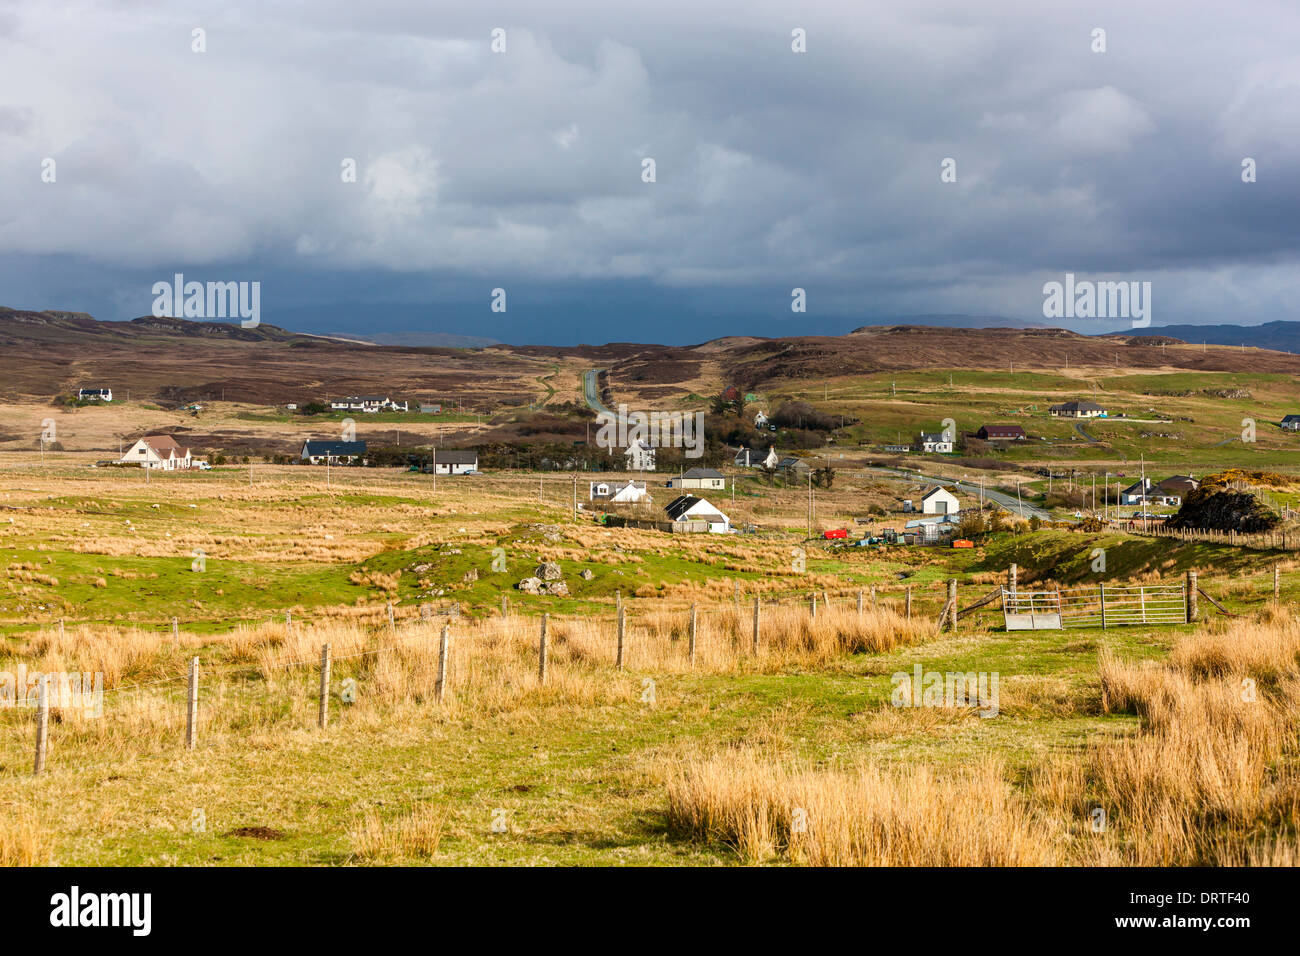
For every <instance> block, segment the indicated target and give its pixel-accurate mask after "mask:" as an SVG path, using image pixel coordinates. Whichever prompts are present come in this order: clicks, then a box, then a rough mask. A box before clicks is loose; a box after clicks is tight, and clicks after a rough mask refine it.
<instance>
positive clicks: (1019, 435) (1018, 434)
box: [975, 425, 1029, 441]
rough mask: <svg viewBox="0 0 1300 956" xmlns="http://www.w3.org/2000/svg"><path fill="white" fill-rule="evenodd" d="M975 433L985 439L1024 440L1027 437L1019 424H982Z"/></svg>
mask: <svg viewBox="0 0 1300 956" xmlns="http://www.w3.org/2000/svg"><path fill="white" fill-rule="evenodd" d="M975 434H976V435H978V436H979V437H980V438H982V439H984V440H985V441H1024V440H1025V439H1026V438H1027V437H1029V436H1027V435H1026V434H1025V430H1024V429H1023V428H1021V427H1020V426H1019V425H983V426H981V428H980V430H979V431H978V432H976V433H975Z"/></svg>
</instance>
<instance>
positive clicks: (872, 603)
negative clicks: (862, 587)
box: [871, 584, 876, 610]
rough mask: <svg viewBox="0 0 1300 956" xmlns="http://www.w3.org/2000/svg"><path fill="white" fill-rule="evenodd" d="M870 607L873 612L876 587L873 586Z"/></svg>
mask: <svg viewBox="0 0 1300 956" xmlns="http://www.w3.org/2000/svg"><path fill="white" fill-rule="evenodd" d="M871 607H872V609H873V610H874V609H875V607H876V586H875V585H874V584H873V585H871Z"/></svg>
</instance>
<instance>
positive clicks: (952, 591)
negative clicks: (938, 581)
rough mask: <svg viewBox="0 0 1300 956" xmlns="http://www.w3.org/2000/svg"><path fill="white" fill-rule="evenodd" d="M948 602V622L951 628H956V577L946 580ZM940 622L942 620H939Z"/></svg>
mask: <svg viewBox="0 0 1300 956" xmlns="http://www.w3.org/2000/svg"><path fill="white" fill-rule="evenodd" d="M948 602H949V604H950V605H951V606H952V610H951V611H949V612H948V613H949V617H948V623H949V624H950V625H951V626H952V629H953V630H954V631H955V630H957V579H956V578H952V579H950V580H949V581H948ZM940 623H942V622H940Z"/></svg>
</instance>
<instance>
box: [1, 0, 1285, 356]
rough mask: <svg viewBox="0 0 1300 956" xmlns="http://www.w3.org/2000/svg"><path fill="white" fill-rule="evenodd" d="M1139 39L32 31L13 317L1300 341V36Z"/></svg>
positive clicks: (696, 23)
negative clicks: (1072, 297) (1203, 326)
mask: <svg viewBox="0 0 1300 956" xmlns="http://www.w3.org/2000/svg"><path fill="white" fill-rule="evenodd" d="M621 6H626V7H627V9H621ZM1132 6H1133V5H1132V4H1130V3H1120V2H1102V3H1089V4H1086V5H1085V4H1077V5H1075V4H1067V5H1055V4H1042V3H1020V2H994V3H984V4H979V5H971V4H968V3H931V4H918V5H907V6H906V7H902V6H901V5H889V4H862V3H820V4H811V5H808V4H788V3H782V4H777V3H763V2H758V3H752V2H751V3H743V4H741V3H714V4H700V3H698V2H695V3H683V2H667V3H663V2H657V3H654V4H648V5H615V4H609V3H574V2H555V3H547V4H536V3H527V4H524V3H512V4H482V5H474V6H466V5H452V4H445V5H444V4H429V3H372V4H355V3H351V2H348V3H342V2H312V3H310V4H308V3H293V2H278V3H276V2H270V3H261V4H258V5H256V6H255V7H230V6H229V5H227V4H215V3H213V4H209V3H194V4H188V5H178V4H171V3H167V4H163V3H147V2H138V3H121V4H116V5H103V4H86V5H84V6H77V5H60V6H58V7H55V6H53V5H48V4H42V3H18V4H15V5H13V6H11V7H10V8H9V9H8V10H7V11H6V13H5V15H4V17H3V18H0V55H3V58H4V61H5V62H6V64H7V66H6V70H7V72H8V74H9V76H10V78H11V79H13V78H19V79H21V82H10V83H7V84H5V86H4V87H3V89H0V198H2V199H3V205H2V206H0V276H3V278H4V280H5V288H6V290H7V291H6V294H5V295H4V296H3V301H5V302H6V303H7V304H10V305H25V306H32V307H62V308H84V309H87V310H89V311H94V312H96V313H97V314H100V315H101V316H103V317H114V318H123V317H129V316H133V315H138V314H142V313H145V312H147V311H148V309H149V305H150V303H151V301H152V296H151V295H150V294H149V285H150V284H151V283H152V281H154V280H155V279H158V278H169V277H170V275H171V273H172V272H173V271H185V272H186V273H187V274H192V275H194V276H195V277H197V278H201V279H222V280H225V279H259V280H260V281H262V283H263V289H264V301H265V303H266V304H265V306H264V317H265V319H266V320H267V321H270V322H275V321H277V318H276V315H277V313H276V309H277V308H279V309H281V310H282V311H283V314H284V315H285V316H286V317H288V316H293V317H294V321H295V322H297V323H298V324H299V327H307V326H310V325H312V324H315V325H316V326H317V327H320V328H325V327H332V328H334V329H336V330H337V329H341V328H345V327H350V328H351V329H354V330H361V329H364V328H366V327H367V325H369V324H372V323H373V322H374V321H376V319H375V318H374V316H376V315H383V316H385V318H384V319H382V321H388V322H393V323H397V324H400V325H404V326H409V327H416V328H431V329H437V330H442V331H453V332H466V333H471V334H486V335H495V336H496V337H499V338H511V339H519V338H527V339H529V340H533V341H543V340H548V339H551V340H556V341H575V340H578V339H587V340H590V339H602V340H603V339H610V338H615V339H619V338H621V339H627V338H662V339H668V340H674V341H682V340H698V339H700V338H705V337H708V336H709V335H717V334H725V333H745V332H754V333H759V334H782V333H789V332H802V331H810V330H825V331H838V330H841V329H843V328H846V327H851V326H852V325H855V324H859V323H862V322H866V321H870V320H871V319H872V318H873V317H877V316H887V315H895V314H909V313H942V312H963V313H980V314H1002V315H1008V316H1012V317H1018V318H1027V319H1033V318H1036V317H1037V318H1039V319H1041V317H1042V315H1041V306H1042V301H1043V297H1042V286H1043V283H1044V282H1046V281H1049V280H1054V279H1060V278H1061V277H1062V274H1063V273H1065V272H1074V273H1078V274H1080V275H1086V276H1088V277H1089V278H1093V279H1107V278H1126V279H1134V280H1140V281H1151V282H1152V283H1153V288H1154V296H1153V298H1154V308H1153V320H1154V324H1156V325H1160V324H1165V323H1173V322H1221V321H1237V322H1244V323H1255V322H1263V321H1267V320H1271V319H1278V318H1297V317H1300V316H1298V315H1297V309H1296V307H1295V305H1294V303H1295V301H1296V298H1297V296H1296V293H1297V291H1300V290H1298V289H1297V285H1298V284H1300V283H1298V282H1297V279H1296V275H1297V273H1296V268H1295V266H1296V260H1297V252H1298V250H1297V245H1298V244H1300V230H1297V229H1296V227H1295V225H1294V224H1295V222H1296V221H1297V213H1300V208H1298V207H1300V199H1298V198H1297V197H1300V189H1297V188H1296V187H1297V185H1298V184H1300V137H1298V136H1297V133H1296V131H1297V129H1300V95H1298V94H1300V55H1297V54H1296V53H1295V51H1296V49H1297V40H1300V9H1297V8H1296V7H1295V6H1294V4H1286V3H1273V2H1260V0H1255V2H1245V3H1239V4H1236V5H1234V6H1232V7H1230V8H1229V7H1222V8H1220V7H1219V5H1212V4H1185V3H1183V4H1174V3H1150V4H1143V5H1141V9H1132ZM1200 7H1205V8H1206V9H1204V10H1202V9H1198V8H1200ZM495 27H502V28H504V29H505V30H506V38H507V50H506V52H505V53H501V54H494V53H493V52H491V50H490V48H489V42H490V36H489V34H490V31H491V30H492V29H493V28H495ZM795 27H800V28H803V29H805V30H806V31H807V46H808V50H807V52H806V53H802V54H796V53H793V52H792V51H791V49H790V42H791V40H790V32H791V30H792V29H793V28H795ZM1097 27H1100V28H1104V29H1105V30H1106V44H1107V50H1106V52H1105V53H1094V52H1093V51H1092V49H1091V45H1092V37H1091V31H1092V30H1093V29H1094V28H1097ZM195 28H202V29H204V30H205V31H206V41H207V52H205V53H201V54H200V53H194V52H192V51H191V31H192V30H193V29H195ZM1247 156H1249V157H1253V158H1254V159H1255V160H1256V161H1257V162H1258V170H1259V172H1258V182H1256V183H1253V184H1246V183H1243V182H1242V181H1241V161H1242V159H1243V157H1247ZM47 157H48V158H53V159H54V160H55V161H56V162H57V171H58V178H57V182H55V183H52V184H51V183H43V182H42V181H41V177H40V174H41V168H42V167H41V163H42V161H43V160H44V159H45V158H47ZM345 157H352V158H355V160H356V161H357V170H358V174H357V182H356V183H353V184H347V183H343V182H341V180H340V175H339V173H340V163H341V161H342V160H343V159H344V158H345ZM644 157H653V158H654V159H655V161H656V164H657V181H656V182H655V183H653V184H647V183H643V182H642V181H641V177H640V173H641V161H642V159H643V158H644ZM945 157H951V158H953V159H954V160H955V161H956V167H957V181H956V182H955V183H941V182H940V176H939V173H940V162H941V160H943V159H944V158H945ZM34 262H43V266H42V267H41V268H32V264H33V263H34ZM56 266H57V267H56ZM277 284H278V288H277ZM498 286H500V287H504V288H506V289H507V290H508V292H509V296H510V297H509V307H510V310H511V311H510V312H508V313H507V314H506V315H504V316H503V315H500V314H492V313H490V312H488V294H489V291H490V290H491V289H492V288H494V287H498ZM795 286H799V287H803V288H805V289H807V291H808V301H809V314H808V315H807V316H795V315H792V314H791V313H790V311H789V296H790V289H791V288H793V287H795ZM326 289H328V293H326V292H325V291H324V290H326ZM74 290H75V291H74ZM70 295H73V296H75V298H76V301H70V300H69V298H68V296H70ZM399 303H400V304H401V309H400V310H399V309H396V308H393V309H389V310H385V309H384V308H382V306H383V305H384V304H388V305H391V306H396V305H397V304H399ZM425 309H427V312H424V311H421V310H425ZM368 313H370V314H371V315H370V317H367V314H368ZM426 316H427V317H426ZM619 318H623V319H635V320H636V321H637V322H639V323H641V325H640V327H635V328H625V327H620V325H619V323H618V322H617V321H616V320H617V319H619ZM348 323H351V325H350V326H349V325H348Z"/></svg>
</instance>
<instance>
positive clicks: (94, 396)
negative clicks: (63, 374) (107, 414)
mask: <svg viewBox="0 0 1300 956" xmlns="http://www.w3.org/2000/svg"><path fill="white" fill-rule="evenodd" d="M77 398H78V399H79V400H81V401H83V402H111V401H112V400H113V390H112V389H111V388H80V389H77Z"/></svg>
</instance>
